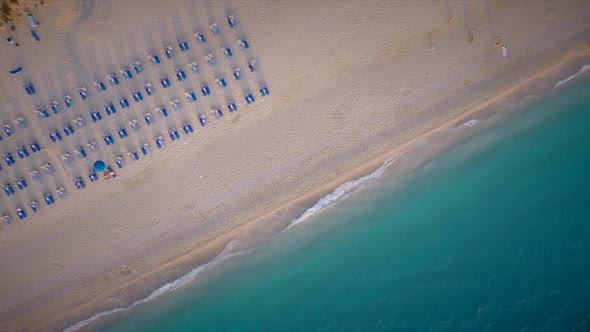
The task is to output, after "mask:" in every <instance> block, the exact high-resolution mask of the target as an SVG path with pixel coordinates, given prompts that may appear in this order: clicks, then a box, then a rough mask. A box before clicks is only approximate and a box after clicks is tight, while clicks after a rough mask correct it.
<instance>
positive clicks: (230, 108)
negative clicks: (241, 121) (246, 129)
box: [227, 101, 238, 112]
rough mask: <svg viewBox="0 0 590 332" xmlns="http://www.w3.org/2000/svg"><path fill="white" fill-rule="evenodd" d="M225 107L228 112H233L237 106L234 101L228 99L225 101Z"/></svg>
mask: <svg viewBox="0 0 590 332" xmlns="http://www.w3.org/2000/svg"><path fill="white" fill-rule="evenodd" d="M227 109H228V110H229V111H230V112H235V111H237V110H238V106H236V103H234V102H233V101H230V102H229V103H227Z"/></svg>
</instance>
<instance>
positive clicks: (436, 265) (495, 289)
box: [94, 79, 590, 331]
mask: <svg viewBox="0 0 590 332" xmlns="http://www.w3.org/2000/svg"><path fill="white" fill-rule="evenodd" d="M589 109H590V80H588V79H586V80H584V81H578V82H568V84H567V86H563V87H561V88H560V89H558V91H555V92H554V93H552V94H550V95H548V96H544V97H542V98H540V99H538V100H535V101H534V102H532V103H530V104H529V105H527V106H526V109H525V110H523V111H520V112H517V113H514V114H512V115H510V116H508V117H507V118H506V119H505V120H503V121H502V123H499V124H497V125H494V126H493V127H492V128H488V129H486V130H485V131H484V132H483V133H480V134H478V135H477V136H475V137H474V138H472V139H470V140H468V141H467V142H464V143H461V144H459V145H458V146H456V147H454V148H452V149H451V150H450V151H448V152H445V153H443V154H442V155H440V156H438V157H437V158H435V159H433V160H431V161H430V162H428V163H426V164H425V165H423V166H421V167H420V168H419V169H417V170H415V171H414V172H412V173H411V174H409V175H407V176H405V177H404V178H403V179H401V180H400V179H399V178H395V180H394V178H393V177H392V178H391V179H390V178H388V177H387V174H385V177H383V178H381V179H379V180H377V181H375V182H373V183H371V184H369V185H368V186H367V187H366V188H364V189H363V190H362V191H361V192H358V193H356V194H354V195H352V196H351V197H348V198H346V199H345V200H343V201H341V202H339V203H338V204H337V205H336V206H334V207H332V208H329V209H327V210H326V211H323V212H322V213H320V214H317V215H312V216H310V217H309V218H307V219H306V220H305V221H304V222H301V223H299V224H297V225H296V226H294V227H291V228H290V229H289V230H288V231H285V232H282V233H280V234H279V235H277V236H275V237H274V238H272V239H271V240H269V241H267V242H266V243H265V244H263V245H262V246H260V247H258V248H256V249H254V250H253V251H252V252H250V253H248V254H246V255H242V256H240V257H238V258H237V259H233V260H228V261H226V262H225V263H223V264H220V265H219V266H217V267H216V268H215V269H212V270H211V271H209V272H208V274H207V275H206V276H205V277H204V278H202V279H201V280H199V281H198V282H195V283H191V284H189V285H187V286H185V287H182V288H179V289H177V290H175V291H173V292H170V293H168V294H166V295H163V296H161V297H159V298H158V299H156V300H154V301H150V302H147V303H145V304H143V305H140V306H136V307H135V308H134V309H132V310H129V311H127V312H124V313H122V314H121V315H120V316H118V317H116V319H115V320H113V321H110V322H108V323H103V324H100V326H95V327H94V329H96V330H101V331H196V330H198V331H220V330H222V331H244V330H260V331H290V330H305V331H307V330H327V331H341V330H348V331H367V330H394V331H473V330H477V331H482V330H483V331H518V330H526V331H537V330H555V331H563V330H567V331H569V330H574V331H577V330H585V329H589V328H590V326H589V325H590V323H589V322H588V321H590V304H589V302H588V301H587V296H586V295H587V294H588V293H589V292H590V268H589V267H588V265H587V264H586V262H587V261H588V258H590V242H588V241H587V239H588V238H589V237H590V224H589V223H588V220H589V218H588V215H589V214H590V206H589V205H588V204H587V203H588V197H589V195H588V188H589V187H590V171H589V169H590V144H589V143H588V142H590V131H589V130H588V129H587V128H588V125H589V124H590V112H588V110H589ZM471 124H473V123H471Z"/></svg>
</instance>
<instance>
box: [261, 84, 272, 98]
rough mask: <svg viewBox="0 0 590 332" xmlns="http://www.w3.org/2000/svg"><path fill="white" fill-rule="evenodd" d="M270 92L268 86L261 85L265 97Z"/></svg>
mask: <svg viewBox="0 0 590 332" xmlns="http://www.w3.org/2000/svg"><path fill="white" fill-rule="evenodd" d="M269 93H270V92H269V91H268V88H267V87H266V85H261V86H260V94H261V95H262V96H263V97H264V96H266V95H267V94H269Z"/></svg>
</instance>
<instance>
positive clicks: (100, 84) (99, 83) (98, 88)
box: [93, 79, 107, 91]
mask: <svg viewBox="0 0 590 332" xmlns="http://www.w3.org/2000/svg"><path fill="white" fill-rule="evenodd" d="M93 83H94V86H95V87H96V91H104V90H106V89H107V87H106V85H104V83H103V82H102V80H100V79H98V80H96V81H94V82H93Z"/></svg>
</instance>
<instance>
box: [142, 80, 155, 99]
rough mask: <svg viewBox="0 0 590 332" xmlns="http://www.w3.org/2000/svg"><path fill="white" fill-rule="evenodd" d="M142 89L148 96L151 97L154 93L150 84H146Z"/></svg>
mask: <svg viewBox="0 0 590 332" xmlns="http://www.w3.org/2000/svg"><path fill="white" fill-rule="evenodd" d="M143 88H144V89H145V93H147V95H148V96H151V95H152V93H154V87H153V86H152V83H149V82H148V83H146V84H145V85H144V86H143Z"/></svg>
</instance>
